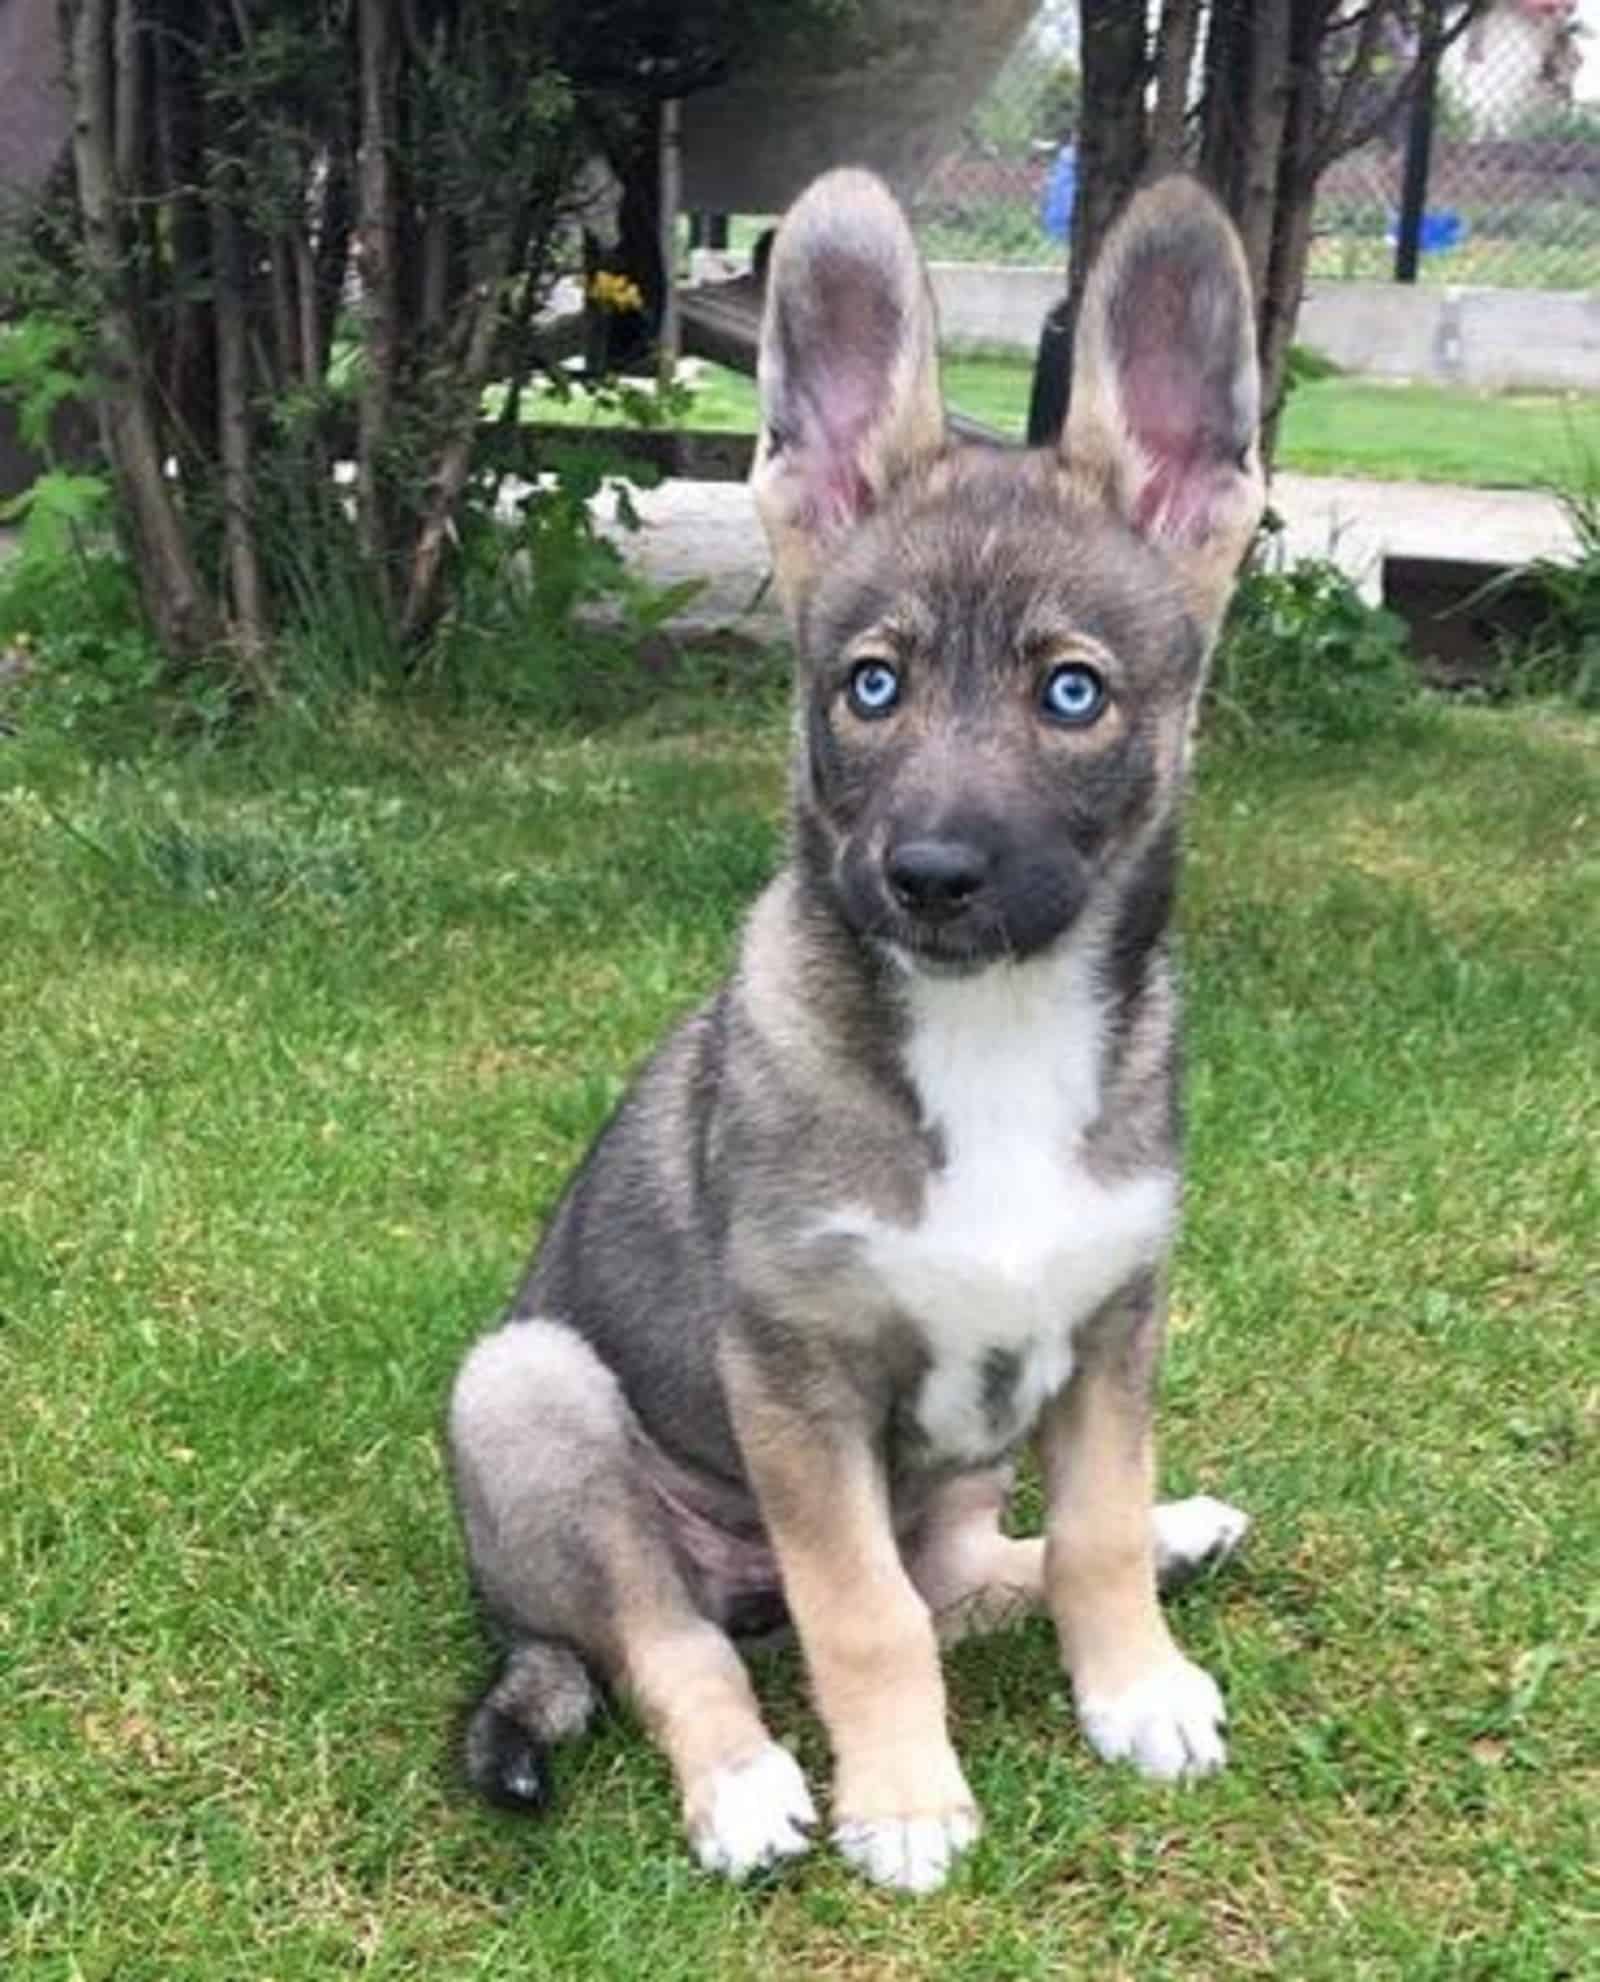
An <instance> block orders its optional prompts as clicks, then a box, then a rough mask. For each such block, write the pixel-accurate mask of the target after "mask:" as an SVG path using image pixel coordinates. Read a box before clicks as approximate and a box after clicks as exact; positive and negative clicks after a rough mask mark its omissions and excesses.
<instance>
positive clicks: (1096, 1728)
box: [1078, 1656, 1228, 1782]
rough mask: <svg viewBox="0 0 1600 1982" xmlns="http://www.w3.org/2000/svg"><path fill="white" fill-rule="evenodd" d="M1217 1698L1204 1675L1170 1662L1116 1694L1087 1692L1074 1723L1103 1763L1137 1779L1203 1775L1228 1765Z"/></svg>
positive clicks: (1223, 1712) (1223, 1713) (1181, 1663)
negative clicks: (1129, 1766) (1124, 1765)
mask: <svg viewBox="0 0 1600 1982" xmlns="http://www.w3.org/2000/svg"><path fill="white" fill-rule="evenodd" d="M1227 1717H1228V1716H1227V1713H1226V1710H1225V1709H1224V1707H1223V1704H1222V1695H1221V1694H1220V1693H1219V1692H1218V1691H1217V1683H1216V1681H1215V1680H1214V1679H1213V1678H1212V1677H1211V1675H1210V1673H1209V1672H1202V1671H1201V1669H1200V1668H1199V1666H1197V1665H1191V1664H1190V1662H1189V1661H1188V1659H1186V1658H1181V1657H1176V1656H1175V1657H1174V1658H1173V1659H1172V1660H1171V1661H1170V1662H1169V1663H1168V1664H1166V1665H1161V1666H1157V1667H1156V1668H1155V1670H1154V1671H1153V1672H1147V1673H1146V1674H1145V1675H1144V1677H1143V1678H1142V1679H1136V1680H1135V1681H1134V1682H1133V1684H1132V1685H1131V1686H1125V1687H1124V1688H1123V1689H1122V1691H1121V1692H1120V1693H1086V1694H1084V1695H1082V1696H1081V1697H1080V1698H1079V1701H1078V1721H1079V1724H1080V1725H1081V1726H1082V1728H1083V1732H1084V1735H1085V1737H1086V1738H1087V1740H1088V1743H1089V1746H1090V1747H1091V1748H1093V1749H1094V1751H1095V1753H1096V1754H1097V1755H1099V1756H1100V1757H1101V1759H1102V1760H1103V1761H1107V1762H1132V1763H1133V1765H1134V1767H1135V1768H1136V1769H1138V1770H1139V1772H1140V1773H1141V1774H1142V1775H1147V1776H1157V1777H1159V1778H1161V1779H1162V1780H1163V1781H1168V1782H1170V1781H1172V1780H1173V1779H1174V1778H1176V1777H1178V1776H1206V1775H1210V1774H1211V1772H1212V1770H1213V1769H1220V1768H1221V1767H1222V1765H1223V1763H1224V1762H1225V1761H1226V1760H1227V1758H1228V1756H1227V1750H1226V1748H1225V1747H1224V1746H1223V1742H1222V1726H1223V1723H1224V1722H1225V1721H1226V1719H1227Z"/></svg>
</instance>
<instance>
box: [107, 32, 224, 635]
mask: <svg viewBox="0 0 1600 1982" xmlns="http://www.w3.org/2000/svg"><path fill="white" fill-rule="evenodd" d="M109 14H110V0H81V5H80V7H79V10H78V15H77V19H76V21H75V22H74V24H73V30H72V79H73V91H74V109H73V127H72V137H73V158H74V162H75V164H76V167H77V174H78V199H79V204H80V207H81V209H82V214H83V235H84V254H85V258H86V260H87V263H88V266H89V268H90V271H91V272H92V273H93V275H94V276H95V278H96V280H97V282H98V285H99V289H100V293H101V299H102V301H101V314H100V362H101V366H102V369H103V371H104V373H105V381H106V383H105V389H104V390H102V391H101V393H100V394H99V397H98V401H97V406H98V411H99V416H100V429H101V438H102V441H103V443H104V446H105V450H106V455H107V458H108V459H109V461H110V463H111V471H112V474H113V476H114V477H115V479H116V483H117V487H118V491H119V493H120V495H121V498H122V504H123V510H124V514H125V515H126V517H127V521H128V527H129V529H130V530H131V532H132V535H133V540H134V555H135V562H136V564H137V567H138V573H139V583H140V588H141V591H142V593H143V596H144V601H145V608H146V610H147V611H148V613H149V615H150V619H151V622H152V624H153V625H154V627H155V629H156V633H157V635H158V637H159V638H160V640H161V642H162V644H163V646H164V647H165V648H166V649H167V651H168V652H169V653H171V654H173V655H174V656H177V657H179V658H182V659H184V660H190V661H193V660H198V659H199V658H200V657H201V656H202V655H203V654H204V653H205V651H206V650H207V648H209V647H211V646H212V645H213V644H214V643H215V641H216V637H217V619H216V612H215V609H214V607H213V604H212V602H211V600H210V599H209V597H208V596H207V594H206V591H205V587H204V586H203V585H202V584H201V582H200V576H199V573H198V571H197V570H196V568H195V564H194V560H193V557H192V556H191V554H190V550H189V544H188V540H187V537H186V536H185V533H184V529H183V524H182V520H181V519H180V517H179V515H178V513H177V510H176V508H175V506H174V503H173V499H172V491H171V489H170V487H169V486H168V484H167V480H166V476H165V473H164V471H163V463H162V449H161V443H160V439H159V431H160V430H159V423H158V421H157V419H156V416H155V413H154V410H153V406H152V396H151V389H150V378H149V374H148V371H147V368H146V364H145V361H144V356H143V350H144V340H143V339H142V338H141V336H140V331H139V325H138V323H137V321H136V318H135V315H134V312H133V309H132V307H131V305H130V303H129V301H128V299H127V293H126V289H125V287H124V282H123V266H124V242H123V238H122V230H121V225H120V214H119V190H120V189H119V187H118V185H117V178H116V168H115V165H114V163H113V161H114V159H115V157H116V128H115V121H114V118H115V95H114V88H113V76H112V63H111V45H110V26H111V23H110V18H109Z"/></svg>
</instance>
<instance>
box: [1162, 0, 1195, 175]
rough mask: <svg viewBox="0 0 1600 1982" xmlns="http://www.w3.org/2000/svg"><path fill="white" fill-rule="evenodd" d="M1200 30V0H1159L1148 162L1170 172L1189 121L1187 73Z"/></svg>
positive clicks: (1178, 159) (1176, 162)
mask: <svg viewBox="0 0 1600 1982" xmlns="http://www.w3.org/2000/svg"><path fill="white" fill-rule="evenodd" d="M1199 31H1200V0H1162V5H1161V24H1160V26H1159V28H1158V29H1157V31H1156V101H1155V108H1154V110H1153V111H1152V112H1151V116H1150V165H1151V169H1152V170H1153V171H1155V172H1172V171H1175V170H1176V169H1177V167H1178V166H1180V165H1181V164H1182V163H1183V158H1184V147H1185V138H1186V135H1187V129H1188V121H1189V76H1190V72H1191V71H1192V70H1193V68H1194V51H1195V39H1196V36H1197V35H1198V34H1199Z"/></svg>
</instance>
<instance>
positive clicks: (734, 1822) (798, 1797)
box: [686, 1741, 817, 1879]
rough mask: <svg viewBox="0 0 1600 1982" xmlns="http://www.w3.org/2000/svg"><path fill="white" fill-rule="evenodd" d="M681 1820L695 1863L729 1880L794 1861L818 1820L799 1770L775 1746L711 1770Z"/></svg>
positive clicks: (780, 1749) (795, 1764) (691, 1799)
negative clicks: (787, 1861)
mask: <svg viewBox="0 0 1600 1982" xmlns="http://www.w3.org/2000/svg"><path fill="white" fill-rule="evenodd" d="M686 1815H687V1819H688V1829H689V1842H690V1844H691V1846H692V1847H693V1849H694V1855H695V1857H696V1858H697V1859H699V1861H700V1863H701V1864H702V1865H703V1866H704V1867H705V1869H706V1870H707V1871H708V1872H720V1873H722V1874H723V1876H724V1877H725V1878H729V1879H745V1878H748V1877H749V1876H750V1874H751V1873H752V1872H759V1871H762V1870H764V1869H765V1868H766V1867H767V1866H769V1865H775V1864H777V1863H778V1861H779V1860H780V1859H784V1858H797V1857H798V1856H799V1855H800V1853H801V1852H803V1851H805V1850H807V1849H808V1848H809V1846H810V1843H811V1827H812V1825H813V1824H814V1823H815V1822H816V1820H817V1813H816V1810H815V1809H814V1808H813V1807H812V1802H811V1792H810V1791H809V1790H808V1789H807V1788H806V1780H805V1777H804V1776H803V1775H801V1773H800V1767H799V1764H798V1763H797V1762H796V1761H795V1759H794V1757H793V1756H792V1755H791V1754H790V1753H789V1751H788V1749H787V1748H780V1747H779V1746H778V1744H777V1743H776V1742H775V1741H774V1742H772V1743H771V1744H770V1745H769V1746H768V1747H766V1748H763V1749H761V1750H760V1751H759V1752H758V1753H757V1754H755V1755H753V1756H751V1757H750V1759H749V1760H748V1761H744V1762H739V1763H736V1764H734V1765H733V1766H731V1767H728V1768H722V1769H716V1770H713V1771H712V1773H711V1774H710V1775H709V1776H707V1777H706V1779H705V1780H704V1782H702V1783H701V1784H700V1785H698V1787H697V1789H696V1792H695V1794H694V1795H693V1796H692V1797H691V1798H690V1799H689V1807H688V1810H687V1812H686Z"/></svg>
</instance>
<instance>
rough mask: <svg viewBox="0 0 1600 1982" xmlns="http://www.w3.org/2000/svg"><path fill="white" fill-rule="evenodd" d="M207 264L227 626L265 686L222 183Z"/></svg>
mask: <svg viewBox="0 0 1600 1982" xmlns="http://www.w3.org/2000/svg"><path fill="white" fill-rule="evenodd" d="M211 231H212V255H211V260H212V266H213V268H214V269H215V271H216V314H217V418H218V426H219V429H220V434H219V438H220V440H221V445H222V534H223V542H224V543H225V545H226V546H227V561H228V589H229V592H230V594H231V599H232V607H233V610H232V613H231V614H230V625H229V632H230V634H231V637H232V641H233V646H234V650H235V652H236V653H237V654H238V655H239V658H240V660H241V661H242V662H243V664H244V667H245V670H246V672H247V673H248V674H249V676H250V677H251V678H252V680H253V681H254V683H255V686H256V687H257V688H258V689H260V690H265V689H266V688H267V687H268V686H269V683H268V678H267V668H266V651H267V631H268V625H267V604H266V591H265V587H264V586H263V584H262V578H261V558H260V551H259V547H258V545H257V541H256V507H255V482H254V475H253V467H254V461H253V455H254V449H253V446H252V438H251V420H252V414H251V408H250V357H249V349H248V343H247V328H246V326H247V322H248V304H247V299H246V294H245V290H246V284H247V282H248V280H249V272H248V266H247V263H246V259H245V253H244V240H243V231H242V229H241V227H240V224H239V216H238V213H237V211H236V210H235V209H234V207H233V205H232V204H231V203H230V201H229V199H228V196H227V191H226V190H225V189H220V188H219V189H216V190H214V191H213V194H212V199H211Z"/></svg>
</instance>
